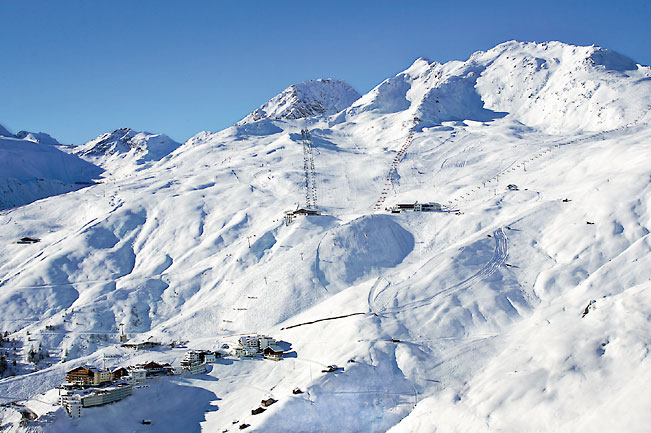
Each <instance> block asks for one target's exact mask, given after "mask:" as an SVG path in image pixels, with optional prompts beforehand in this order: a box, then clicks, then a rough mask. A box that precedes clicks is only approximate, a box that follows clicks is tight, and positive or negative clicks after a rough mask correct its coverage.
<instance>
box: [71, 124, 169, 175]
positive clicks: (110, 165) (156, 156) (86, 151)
mask: <svg viewBox="0 0 651 433" xmlns="http://www.w3.org/2000/svg"><path fill="white" fill-rule="evenodd" d="M179 146H180V143H177V142H176V141H174V140H172V139H171V138H169V137H168V136H167V135H165V134H152V133H150V132H139V131H134V130H133V129H131V128H120V129H116V130H115V131H113V132H107V133H105V134H102V135H100V136H98V137H97V138H95V139H94V140H91V141H89V142H87V143H85V144H83V145H81V146H78V147H76V148H74V150H73V152H74V153H75V154H76V155H79V156H80V157H82V158H84V159H86V160H88V161H90V162H92V163H94V164H97V165H99V166H100V167H103V168H105V169H106V170H107V171H109V172H111V173H113V174H115V173H124V172H128V173H129V174H130V173H132V172H133V171H134V170H139V169H142V168H144V167H143V166H145V165H147V163H151V162H156V161H160V160H161V159H162V158H164V157H165V156H167V155H169V154H170V153H171V152H173V151H174V150H175V149H176V148H178V147H179ZM149 165H150V164H149Z"/></svg>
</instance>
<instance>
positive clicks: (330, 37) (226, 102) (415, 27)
mask: <svg viewBox="0 0 651 433" xmlns="http://www.w3.org/2000/svg"><path fill="white" fill-rule="evenodd" d="M650 23H651V2H649V1H648V0H637V1H632V0H631V1H627V0H620V1H617V2H615V1H612V0H591V1H583V0H581V1H573V0H565V1H555V0H553V1H551V0H550V1H535V2H534V1H526V0H519V1H511V0H505V1H500V0H493V1H487V0H482V1H474V0H472V1H462V0H458V1H434V0H431V1H397V0H391V1H384V0H373V1H353V0H348V1H327V0H326V1H309V0H304V1H291V2H290V1H286V2H283V1H268V0H265V1H237V2H236V1H228V2H227V1H216V0H214V1H201V0H192V1H180V0H179V1H166V0H156V1H153V0H132V1H124V0H57V1H53V0H46V1H30V0H20V1H19V0H15V1H10V0H0V59H2V60H1V66H0V124H3V125H4V126H5V127H7V128H8V129H10V130H11V131H13V132H17V131H18V130H21V129H26V130H32V131H37V132H38V131H43V132H48V133H50V134H52V135H53V136H54V137H55V138H58V139H59V140H60V141H62V142H64V143H74V144H80V143H83V142H85V141H88V140H90V139H92V138H94V137H96V136H97V135H99V134H100V133H102V132H106V131H111V130H113V129H116V128H119V127H123V126H127V127H131V128H134V129H137V130H147V131H151V132H163V133H166V134H168V135H170V136H171V137H172V138H174V139H176V140H178V141H184V140H186V139H187V138H189V137H190V136H192V135H194V134H195V133H197V132H199V131H202V130H209V131H217V130H220V129H223V128H225V127H227V126H229V125H231V124H233V123H234V122H236V121H238V120H239V119H241V118H242V117H244V116H245V115H246V114H247V113H248V112H250V111H252V110H253V109H255V108H256V107H258V106H259V105H261V104H263V103H264V102H266V101H267V100H268V99H269V98H271V97H272V96H274V95H275V94H277V93H279V92H280V91H282V90H283V89H284V88H285V87H287V86H289V85H291V84H292V83H295V82H299V81H303V80H307V79H312V78H319V77H323V78H328V77H330V78H338V79H343V80H345V81H347V82H348V83H350V84H351V85H352V86H353V87H355V88H356V89H357V90H358V91H359V92H360V93H365V92H367V91H368V90H370V89H371V88H373V87H374V86H375V85H377V84H378V83H379V82H381V81H382V80H383V79H385V78H387V77H389V76H393V75H395V74H396V73H397V72H399V71H401V70H403V69H406V68H407V67H408V66H409V65H410V64H411V62H412V61H413V60H414V59H416V58H417V57H420V56H423V57H427V58H429V59H431V60H437V61H447V60H451V59H460V60H463V59H466V58H468V56H469V55H470V54H471V53H472V52H474V51H477V50H486V49H489V48H491V47H493V46H495V45H497V44H498V43H500V42H504V41H506V40H510V39H517V40H524V41H545V40H560V41H563V42H567V43H572V44H580V45H590V44H593V43H594V44H596V45H600V46H603V47H606V48H610V49H613V50H615V51H618V52H620V53H622V54H625V55H627V56H629V57H631V58H633V59H634V60H636V61H637V62H639V63H642V64H645V65H649V64H651V24H650Z"/></svg>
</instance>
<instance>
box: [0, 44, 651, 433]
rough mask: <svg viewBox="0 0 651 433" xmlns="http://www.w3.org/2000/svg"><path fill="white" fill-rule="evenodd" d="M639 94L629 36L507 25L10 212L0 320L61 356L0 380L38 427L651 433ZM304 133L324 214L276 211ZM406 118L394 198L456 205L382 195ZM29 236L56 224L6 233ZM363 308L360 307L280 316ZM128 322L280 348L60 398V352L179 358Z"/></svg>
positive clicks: (639, 76) (285, 198)
mask: <svg viewBox="0 0 651 433" xmlns="http://www.w3.org/2000/svg"><path fill="white" fill-rule="evenodd" d="M586 89H592V90H586ZM529 94H533V96H532V97H529ZM532 100H533V101H532ZM534 101H536V102H534ZM650 104H651V72H650V71H649V68H647V67H638V66H636V65H635V64H634V63H632V62H630V61H628V60H627V59H623V58H622V57H621V56H619V55H618V54H616V53H611V52H608V51H605V50H602V49H599V48H596V47H572V46H568V45H562V44H558V43H550V44H539V45H535V44H521V43H515V42H511V43H506V44H503V45H500V46H498V47H496V48H495V49H493V50H490V51H488V52H486V53H477V54H475V55H473V56H472V57H471V59H470V60H469V61H468V62H451V63H448V64H445V65H440V64H435V63H430V62H428V61H426V60H424V59H419V60H417V61H416V62H415V63H414V65H412V66H411V67H410V68H409V69H407V70H406V71H405V72H403V73H401V74H399V75H397V76H396V77H394V78H391V79H389V80H387V81H385V82H383V83H381V84H380V85H379V86H378V87H377V88H376V89H374V90H372V91H371V92H369V93H368V94H366V95H364V96H362V98H361V99H359V100H358V101H357V102H355V103H353V105H352V106H351V107H349V108H348V109H346V110H344V111H342V112H340V113H338V114H336V115H333V116H331V117H320V118H312V119H294V120H270V119H262V120H259V121H257V122H253V123H246V124H242V125H238V126H233V127H231V128H228V129H226V130H224V131H221V132H218V133H215V134H211V133H201V134H198V135H197V136H195V137H193V138H192V139H190V140H188V141H187V142H186V143H184V144H183V145H182V146H180V147H178V148H177V149H176V150H174V151H173V152H172V153H170V154H169V155H168V156H165V157H163V158H161V159H160V160H156V161H151V162H149V163H148V165H147V167H146V168H144V169H142V170H140V171H133V172H131V173H130V172H126V171H124V170H122V171H117V170H116V171H115V174H110V173H109V174H108V175H107V176H106V178H105V179H104V182H103V183H102V184H99V185H94V186H92V187H88V188H85V189H83V190H80V191H75V192H71V193H68V194H65V195H61V196H56V197H50V198H47V199H45V200H40V201H38V202H35V203H33V204H30V205H27V206H23V207H21V208H17V209H12V210H7V211H3V213H2V214H0V224H2V227H3V229H2V231H0V242H2V244H3V245H4V247H3V248H2V249H0V280H1V282H0V311H1V312H2V313H1V320H2V322H0V323H1V324H2V326H3V329H6V330H9V331H13V330H16V329H19V328H22V329H21V330H20V331H19V332H18V333H15V334H13V337H14V338H18V339H19V340H21V341H22V344H24V345H25V347H29V345H30V344H34V342H35V341H43V345H44V346H46V347H48V348H50V350H51V352H53V353H54V354H57V355H59V354H60V353H62V352H63V351H64V350H67V351H68V352H69V356H68V362H66V363H58V364H54V366H52V367H50V368H45V369H43V370H40V371H38V372H34V373H30V374H27V375H21V376H17V377H14V378H6V379H3V380H1V381H0V397H1V398H3V399H6V400H7V401H9V400H15V399H28V398H32V399H31V400H30V401H29V402H28V403H26V404H27V405H28V406H29V407H30V408H32V409H33V410H34V411H35V412H37V413H39V414H42V416H41V418H39V420H37V421H35V422H32V423H31V424H30V428H32V429H36V430H37V431H50V432H74V431H79V432H84V431H97V432H115V431H134V430H135V431H141V430H142V431H157V432H167V431H169V432H177V431H188V432H189V431H201V430H203V431H223V430H225V429H228V431H239V429H238V425H239V424H241V423H247V424H250V425H251V426H250V427H249V428H248V429H247V431H265V432H269V431H271V432H276V431H277V432H285V431H314V432H321V431H325V432H340V431H360V432H361V431H364V432H366V431H387V430H391V431H392V432H412V431H423V432H454V431H459V432H466V431H467V432H478V431H479V432H481V431H487V432H488V431H499V432H528V431H531V432H538V431H541V432H543V431H544V432H559V431H567V432H576V431H593V432H594V431H599V432H612V431H627V432H635V431H639V432H642V431H646V430H647V429H648V425H649V423H650V422H651V398H649V393H648V388H649V386H650V385H651V362H650V359H649V347H650V346H651V328H650V327H649V321H650V320H651V254H650V252H651V238H650V237H649V226H650V225H651V212H650V210H649V207H648V203H649V200H650V199H651V177H650V176H651V172H650V171H651V170H650V167H651V152H650V148H649V143H651V128H650V127H649V126H648V123H647V122H648V120H650V119H649V115H648V113H649V108H650V107H649V106H650ZM414 117H417V118H418V119H419V120H420V121H419V122H416V123H414V121H413V119H414ZM303 128H308V129H310V131H311V134H312V141H313V144H314V161H315V166H316V175H317V185H318V202H319V207H320V209H321V210H322V211H323V212H324V214H325V215H323V216H316V217H307V218H302V217H299V218H297V219H295V220H294V222H293V223H292V224H291V225H289V226H286V225H284V222H283V218H282V217H283V212H284V211H286V210H289V209H295V208H296V206H297V204H299V203H304V191H303V190H302V186H303V184H304V177H303V176H304V175H303V164H304V160H303V148H302V143H301V134H300V130H301V129H303ZM410 129H413V130H414V131H416V133H415V135H414V139H413V142H412V143H411V145H410V146H409V148H408V150H407V152H406V154H405V156H404V158H403V159H402V161H401V162H400V164H399V165H398V168H397V175H396V176H394V180H393V186H392V188H391V194H390V195H389V197H388V198H387V201H386V204H387V205H388V204H394V203H397V202H413V201H415V200H419V201H421V202H427V201H434V202H440V203H442V204H443V205H446V206H448V208H447V209H448V210H449V211H446V212H435V213H415V212H407V213H402V214H398V215H396V214H388V213H386V212H375V213H374V212H372V209H373V206H374V204H375V202H376V200H377V199H378V196H379V195H380V192H381V191H382V189H383V187H384V185H385V178H386V176H387V173H388V172H389V169H390V164H391V161H392V160H393V159H394V156H395V154H396V151H397V150H398V149H399V148H400V147H401V146H402V144H403V142H404V141H405V139H406V138H407V136H408V134H409V131H410ZM509 184H514V185H517V187H518V190H515V191H512V190H508V189H507V185H509ZM563 199H568V200H567V201H563ZM588 222H590V223H593V224H588ZM25 233H29V234H30V235H33V236H37V237H39V238H41V239H42V241H41V242H40V243H38V244H32V245H17V244H12V242H13V241H15V240H17V239H20V238H21V237H22V236H23V235H24V234H25ZM593 300H594V301H595V302H594V303H593V304H592V306H591V308H590V309H589V312H588V314H587V315H585V317H582V315H583V313H584V310H585V308H586V306H588V304H589V303H590V302H591V301H593ZM350 313H365V314H360V315H354V316H350V317H347V318H341V319H337V320H330V321H323V322H318V323H315V324H312V325H306V326H299V327H293V328H291V329H284V330H283V329H281V328H285V327H287V326H291V325H295V324H299V323H302V322H307V321H313V320H317V319H321V318H327V317H332V316H342V315H346V314H350ZM120 323H124V324H125V328H126V331H127V332H128V333H129V335H130V336H131V337H132V338H133V339H134V340H135V341H143V340H145V339H147V338H149V337H150V336H151V337H152V338H153V339H155V340H160V341H163V342H170V341H172V340H180V339H181V340H189V343H188V347H191V348H205V349H216V348H219V347H220V346H221V344H223V343H227V344H229V345H233V344H234V342H235V340H236V338H237V337H236V335H237V334H241V333H253V332H259V333H265V334H268V335H272V336H274V337H276V338H278V339H281V340H283V341H284V342H287V343H289V345H291V347H289V346H287V349H288V354H287V356H286V358H285V359H284V360H282V361H280V362H277V363H276V362H272V361H262V360H237V359H234V358H229V359H226V360H222V361H220V362H218V363H217V364H214V365H213V366H212V368H211V370H210V372H209V373H208V374H207V375H199V376H195V377H177V378H169V379H168V378H164V379H156V380H154V381H151V382H149V383H148V385H149V387H148V388H142V389H136V390H135V391H134V395H133V396H131V397H129V398H127V399H125V400H123V401H121V402H118V403H115V404H112V405H109V406H106V407H101V408H94V409H88V410H86V411H85V414H84V416H83V417H82V418H81V419H75V420H73V419H70V418H68V417H67V416H66V415H65V414H64V413H63V412H62V411H61V410H60V409H59V410H57V411H55V406H52V405H50V404H48V403H47V402H48V401H50V402H53V401H55V400H56V392H53V391H49V392H48V390H51V389H52V388H53V387H54V386H56V385H58V384H59V383H60V382H62V381H63V375H64V371H65V370H66V369H70V368H71V367H74V366H77V365H79V364H82V363H93V364H95V365H101V364H102V357H103V355H104V354H107V355H110V356H111V358H106V362H107V365H109V364H110V365H128V364H133V363H136V362H143V361H148V360H152V359H154V360H157V361H166V362H172V363H176V364H178V362H179V360H180V358H181V357H182V356H183V353H184V351H185V350H186V349H173V350H167V349H165V350H158V351H150V352H131V351H128V350H126V349H122V348H119V347H118V346H117V344H116V343H117V334H116V333H117V326H118V324H120ZM46 325H50V326H54V328H53V329H46V328H45V327H46ZM27 331H29V333H30V334H29V335H28V334H27ZM91 334H94V335H91ZM104 336H105V337H104ZM30 339H32V341H30ZM104 339H106V340H108V343H107V341H105V340H104ZM392 339H393V341H392ZM107 346H108V347H107ZM53 360H54V361H55V362H56V361H57V360H58V358H53ZM351 361H354V362H351ZM330 364H336V365H338V366H340V367H343V368H344V370H343V371H339V372H336V373H322V372H321V370H322V369H323V368H324V367H325V366H327V365H330ZM23 368H24V367H23ZM296 387H300V388H301V389H303V390H304V391H306V392H305V393H303V394H299V395H294V394H292V390H293V389H294V388H296ZM40 393H46V394H45V395H39V394H40ZM270 396H271V397H273V398H275V399H277V400H278V402H277V403H276V404H274V405H273V406H271V407H270V408H269V409H268V410H267V411H266V412H264V413H263V414H260V415H251V409H254V408H256V407H258V406H259V404H260V400H261V399H263V398H267V397H270ZM0 410H1V411H2V412H0V415H1V416H2V418H1V421H0V422H2V423H3V425H5V426H7V428H8V429H13V430H10V431H20V430H19V427H18V421H19V417H18V419H16V412H15V410H14V409H11V408H4V409H0ZM142 419H151V420H152V423H153V424H152V426H150V427H146V426H143V425H141V424H139V422H140V421H141V420H142ZM235 421H236V422H235ZM234 422H235V423H234ZM147 429H149V430H147Z"/></svg>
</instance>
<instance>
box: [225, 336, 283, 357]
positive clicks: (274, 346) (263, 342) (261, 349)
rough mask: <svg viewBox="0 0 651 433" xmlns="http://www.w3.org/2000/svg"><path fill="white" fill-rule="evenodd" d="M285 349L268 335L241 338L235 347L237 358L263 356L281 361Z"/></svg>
mask: <svg viewBox="0 0 651 433" xmlns="http://www.w3.org/2000/svg"><path fill="white" fill-rule="evenodd" d="M283 353H284V351H283V349H282V347H280V346H279V345H278V342H277V341H276V340H275V339H273V338H271V337H267V336H266V335H246V336H243V337H240V338H239V340H238V341H237V347H235V356H237V357H240V358H242V357H245V356H258V355H259V354H262V355H263V356H264V357H265V358H267V359H271V360H274V361H279V360H281V359H282V357H283Z"/></svg>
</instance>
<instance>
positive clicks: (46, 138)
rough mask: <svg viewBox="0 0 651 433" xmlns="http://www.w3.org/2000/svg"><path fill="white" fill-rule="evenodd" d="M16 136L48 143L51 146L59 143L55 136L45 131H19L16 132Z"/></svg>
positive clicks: (35, 141)
mask: <svg viewBox="0 0 651 433" xmlns="http://www.w3.org/2000/svg"><path fill="white" fill-rule="evenodd" d="M16 138H20V139H21V140H28V141H33V142H34V143H41V144H49V145H52V146H60V145H61V143H59V141H58V140H57V139H56V138H54V137H52V136H51V135H50V134H46V133H45V132H30V131H19V132H18V133H16Z"/></svg>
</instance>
